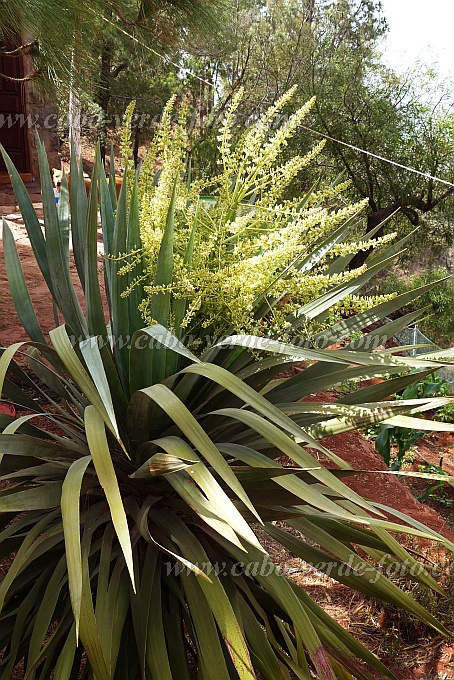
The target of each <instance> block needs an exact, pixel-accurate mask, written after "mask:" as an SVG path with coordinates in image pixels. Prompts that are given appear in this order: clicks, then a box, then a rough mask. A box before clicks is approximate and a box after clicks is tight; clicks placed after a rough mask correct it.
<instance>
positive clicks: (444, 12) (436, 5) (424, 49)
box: [382, 0, 454, 76]
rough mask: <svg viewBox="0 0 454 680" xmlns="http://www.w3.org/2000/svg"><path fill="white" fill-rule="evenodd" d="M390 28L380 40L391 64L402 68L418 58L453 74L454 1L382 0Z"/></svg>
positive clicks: (386, 59)
mask: <svg viewBox="0 0 454 680" xmlns="http://www.w3.org/2000/svg"><path fill="white" fill-rule="evenodd" d="M382 6H383V11H384V15H385V17H386V19H387V22H388V25H389V28H390V31H389V34H388V37H387V38H386V40H385V42H384V44H383V53H384V55H383V56H384V59H385V61H386V62H387V63H388V64H389V66H390V67H392V68H393V69H396V70H398V71H399V70H404V69H405V68H408V67H409V66H411V65H412V64H413V63H414V62H415V60H417V59H418V58H419V59H420V60H422V61H423V62H424V63H426V64H428V65H432V64H433V63H434V62H438V68H439V73H440V75H441V76H447V75H454V1H453V0H382Z"/></svg>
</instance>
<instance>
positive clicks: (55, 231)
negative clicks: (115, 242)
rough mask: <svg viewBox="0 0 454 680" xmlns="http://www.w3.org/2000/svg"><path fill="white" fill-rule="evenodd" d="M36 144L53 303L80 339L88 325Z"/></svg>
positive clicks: (40, 147)
mask: <svg viewBox="0 0 454 680" xmlns="http://www.w3.org/2000/svg"><path fill="white" fill-rule="evenodd" d="M36 143H37V147H38V160H39V169H40V178H41V190H42V197H43V212H44V226H45V230H46V251H47V261H48V263H49V271H50V276H51V280H52V286H53V291H54V294H55V302H56V303H57V305H58V307H59V309H60V310H61V312H62V314H63V316H64V318H65V320H66V321H67V322H68V323H69V324H70V325H71V327H72V328H73V329H74V331H75V332H76V333H77V334H78V335H81V336H83V335H85V334H86V332H87V325H86V322H85V318H84V315H83V312H82V309H81V306H80V304H79V300H78V298H77V295H76V292H75V290H74V286H73V283H72V281H71V277H70V273H69V266H68V262H69V260H68V253H67V252H66V247H67V244H66V242H65V241H64V238H63V236H62V233H61V230H60V223H59V220H58V213H57V206H56V204H55V198H54V190H53V187H52V181H51V178H50V173H49V165H48V162H47V155H46V151H45V149H44V146H43V145H42V143H41V141H40V140H39V138H38V137H37V140H36Z"/></svg>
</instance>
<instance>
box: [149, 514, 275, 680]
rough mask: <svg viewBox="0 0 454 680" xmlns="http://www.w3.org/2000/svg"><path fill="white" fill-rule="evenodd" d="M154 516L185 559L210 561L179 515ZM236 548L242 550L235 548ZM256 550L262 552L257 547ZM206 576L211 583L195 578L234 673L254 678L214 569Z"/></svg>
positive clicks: (237, 628)
mask: <svg viewBox="0 0 454 680" xmlns="http://www.w3.org/2000/svg"><path fill="white" fill-rule="evenodd" d="M154 518H156V520H157V522H158V523H159V525H161V526H163V527H164V528H166V530H167V531H168V532H170V533H171V535H172V538H173V540H174V541H175V542H176V543H177V545H178V546H179V548H180V550H181V551H182V553H183V555H184V556H185V557H186V558H187V559H190V560H191V561H192V562H194V563H195V564H205V565H210V560H209V559H208V556H207V554H206V552H205V550H204V549H203V547H202V545H201V543H200V542H199V541H198V539H197V538H196V537H195V536H194V534H192V532H191V531H190V530H189V529H188V528H187V526H186V525H185V524H184V523H183V522H182V521H181V520H180V519H179V518H177V517H176V516H171V515H169V513H165V512H163V511H155V513H154ZM236 550H237V551H238V552H239V553H240V554H243V553H242V551H241V550H240V549H239V548H237V549H236ZM257 553H258V554H260V555H261V556H263V553H260V552H259V550H257ZM210 578H211V583H208V582H207V581H205V580H204V579H199V580H198V584H199V585H200V588H201V589H202V592H203V594H204V596H205V598H206V600H207V602H208V604H209V606H210V609H211V611H212V613H213V616H214V618H215V619H216V622H217V624H218V626H219V629H220V631H221V633H222V636H223V638H224V640H225V643H226V646H227V650H228V652H229V654H230V656H231V659H232V661H233V664H234V665H235V668H236V671H237V673H238V676H239V678H240V679H241V680H255V673H254V671H253V669H252V664H251V660H250V658H249V653H248V650H247V646H246V641H245V639H244V636H243V632H242V630H241V627H240V625H239V621H238V619H237V617H236V614H235V612H234V610H233V607H232V604H231V602H230V600H229V598H228V596H227V594H226V591H225V590H224V588H223V586H222V583H221V581H220V579H219V577H218V576H217V575H216V573H215V570H214V569H213V570H210Z"/></svg>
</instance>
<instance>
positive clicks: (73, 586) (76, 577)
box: [61, 456, 91, 640]
mask: <svg viewBox="0 0 454 680" xmlns="http://www.w3.org/2000/svg"><path fill="white" fill-rule="evenodd" d="M90 462H91V456H84V458H80V459H79V460H76V461H74V463H73V464H72V465H71V467H70V468H69V470H68V472H67V474H66V477H65V481H64V482H63V486H62V493H61V514H62V520H63V533H64V536H65V552H66V562H67V567H68V583H69V594H70V597H71V606H72V610H73V614H74V622H75V633H76V640H78V638H79V617H80V603H81V599H82V550H81V546H80V490H81V487H82V479H83V476H84V474H85V470H86V469H87V467H88V465H89V463H90Z"/></svg>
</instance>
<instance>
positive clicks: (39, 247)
mask: <svg viewBox="0 0 454 680" xmlns="http://www.w3.org/2000/svg"><path fill="white" fill-rule="evenodd" d="M0 151H1V153H2V156H3V160H4V162H5V165H6V168H7V170H8V173H9V176H10V179H11V185H12V187H13V190H14V194H15V196H16V199H17V203H18V205H19V208H20V211H21V214H22V217H23V219H24V222H25V228H26V229H27V235H28V238H29V239H30V244H31V246H32V248H33V252H34V254H35V257H36V261H37V263H38V266H39V268H40V270H41V272H42V275H43V276H44V280H45V281H46V283H47V286H48V288H49V290H50V292H51V294H52V295H53V294H54V292H53V284H52V278H51V275H50V270H49V262H48V259H47V251H46V241H45V238H44V236H43V232H42V230H41V225H40V223H39V220H38V217H37V215H36V212H35V210H34V208H33V204H32V202H31V199H30V195H29V193H28V191H27V189H26V188H25V185H24V183H23V181H22V178H21V176H20V175H19V173H18V172H17V170H16V168H15V167H14V164H13V162H12V160H11V158H10V157H9V156H8V154H7V153H6V151H5V149H4V148H3V146H2V145H1V144H0ZM52 195H53V192H52ZM54 203H55V199H54Z"/></svg>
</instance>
